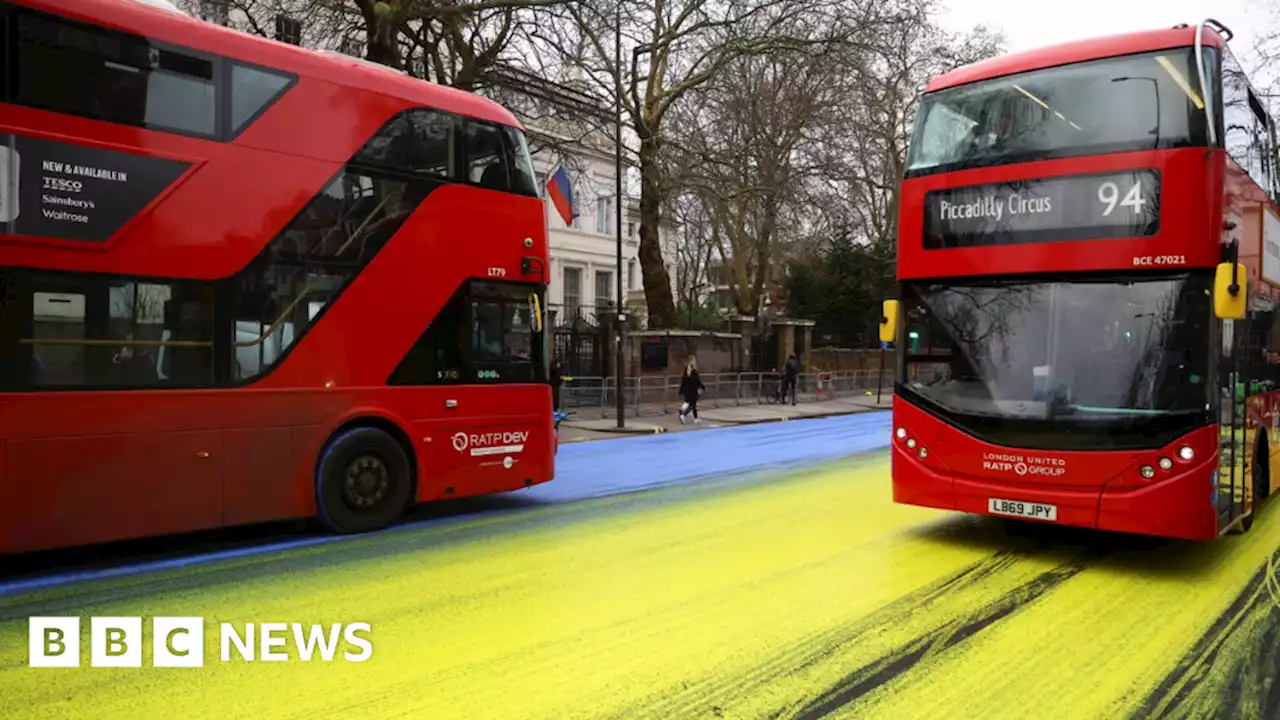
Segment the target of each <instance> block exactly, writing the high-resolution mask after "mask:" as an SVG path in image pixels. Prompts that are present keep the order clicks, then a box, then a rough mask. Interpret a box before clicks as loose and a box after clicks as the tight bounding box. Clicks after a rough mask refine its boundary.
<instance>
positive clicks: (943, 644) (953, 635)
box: [779, 558, 1092, 720]
mask: <svg viewBox="0 0 1280 720" xmlns="http://www.w3.org/2000/svg"><path fill="white" fill-rule="evenodd" d="M1091 564H1092V563H1091V562H1090V561H1089V560H1087V559H1083V558H1082V559H1077V560H1073V561H1070V562H1066V563H1064V564H1062V565H1059V566H1057V567H1055V568H1053V569H1051V570H1048V571H1045V572H1043V573H1041V574H1039V575H1037V576H1036V577H1034V578H1033V579H1031V580H1030V581H1028V582H1026V583H1023V584H1022V585H1020V586H1019V587H1017V588H1014V589H1013V590H1011V591H1009V592H1007V593H1004V594H1003V595H1001V596H1000V597H999V598H998V599H997V600H996V601H994V602H991V603H989V604H987V605H985V606H984V607H982V608H981V609H980V610H979V611H978V612H977V613H974V614H971V615H969V616H967V617H961V618H957V619H955V620H952V621H951V622H948V623H946V624H945V625H943V626H941V627H938V628H936V629H934V630H931V631H929V632H926V633H924V634H922V635H920V636H919V637H917V638H915V639H914V640H912V641H910V642H908V643H906V644H904V645H902V646H901V647H899V648H898V649H897V650H895V651H893V652H890V653H888V654H886V655H883V656H881V657H880V658H878V659H876V660H874V661H872V662H870V663H868V664H866V665H864V666H862V667H861V668H858V669H857V670H855V671H853V672H852V673H849V674H848V675H846V676H845V677H844V679H842V680H841V681H840V682H839V683H836V684H835V685H833V686H831V687H830V688H828V689H827V690H826V691H825V692H823V693H821V694H820V695H818V696H817V697H816V698H814V699H812V700H810V701H809V702H808V703H807V704H806V705H804V706H802V707H800V708H799V709H797V710H792V711H785V712H783V713H781V714H780V715H779V717H791V718H795V719H796V720H811V719H812V718H820V717H824V716H826V715H828V714H830V713H833V712H836V711H838V710H841V709H843V708H845V707H846V706H848V705H850V704H852V703H854V702H856V701H857V700H858V699H860V698H862V697H864V696H865V695H867V694H869V693H871V692H873V691H875V690H876V689H878V688H880V687H882V686H884V685H886V684H887V683H889V682H891V681H893V680H895V679H898V678H900V677H902V676H903V675H905V674H907V673H909V672H910V671H911V670H913V669H914V668H916V667H917V666H919V665H920V664H921V663H923V662H926V661H929V660H932V659H934V658H936V657H938V656H939V655H941V654H943V653H946V652H947V651H948V650H950V649H952V648H954V647H956V646H958V645H960V644H962V643H964V641H966V640H968V639H969V638H971V637H973V636H975V635H977V634H978V633H980V632H982V631H983V630H985V629H987V628H989V627H991V626H992V625H994V624H995V623H997V622H999V621H1000V620H1003V619H1004V618H1006V617H1009V616H1011V615H1013V614H1014V613H1015V612H1017V611H1018V610H1019V609H1021V608H1023V607H1025V606H1027V605H1029V604H1031V603H1033V602H1035V601H1037V600H1039V599H1041V598H1043V597H1044V596H1045V595H1047V594H1049V593H1050V592H1052V591H1053V590H1054V589H1055V588H1057V587H1059V586H1061V585H1062V584H1063V583H1065V582H1066V581H1068V580H1070V579H1071V578H1073V577H1075V576H1077V575H1079V574H1080V573H1081V572H1083V571H1084V570H1086V569H1087V568H1088V567H1089V566H1090V565H1091Z"/></svg>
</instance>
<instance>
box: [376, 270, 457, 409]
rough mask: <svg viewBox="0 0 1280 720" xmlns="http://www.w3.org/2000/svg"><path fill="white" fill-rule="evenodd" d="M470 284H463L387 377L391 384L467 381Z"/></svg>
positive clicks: (442, 383)
mask: <svg viewBox="0 0 1280 720" xmlns="http://www.w3.org/2000/svg"><path fill="white" fill-rule="evenodd" d="M465 300H466V286H465V285H463V286H461V287H459V288H458V289H457V290H456V291H455V292H454V293H453V296H452V297H450V298H449V300H448V302H446V303H445V304H444V307H443V308H441V309H440V312H438V313H436V316H435V317H434V318H432V320H431V325H429V326H428V327H427V329H426V330H425V331H424V332H423V333H422V335H421V336H420V337H419V338H418V340H417V342H415V343H414V344H413V346H412V347H411V348H409V351H408V352H407V353H405V356H404V358H402V359H401V360H400V363H399V364H398V365H397V366H396V369H395V370H394V371H393V372H392V373H391V377H389V378H388V379H387V384H388V385H454V384H457V383H460V382H463V380H464V377H463V372H462V371H463V341H464V338H465V337H466V330H465V316H466V302H465Z"/></svg>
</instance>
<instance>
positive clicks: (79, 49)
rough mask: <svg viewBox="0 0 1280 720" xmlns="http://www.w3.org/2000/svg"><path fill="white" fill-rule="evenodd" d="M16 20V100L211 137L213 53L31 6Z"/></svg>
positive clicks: (213, 134)
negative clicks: (45, 12) (177, 46)
mask: <svg viewBox="0 0 1280 720" xmlns="http://www.w3.org/2000/svg"><path fill="white" fill-rule="evenodd" d="M11 22H14V23H15V24H16V40H17V53H16V55H17V62H18V69H17V73H16V87H12V88H10V90H11V93H12V95H13V97H14V99H15V101H16V102H18V103H20V104H22V105H28V106H31V107H37V108H42V109H45V110H52V111H55V112H63V113H68V114H71V115H79V116H81V117H87V118H93V119H97V120H106V121H108V122H117V123H122V124H125V125H132V126H136V127H146V128H155V129H159V130H169V131H174V132H179V133H183V134H188V135H196V136H199V137H208V138H213V137H216V136H217V132H218V127H217V120H218V113H217V83H216V82H215V72H214V59H213V58H208V57H202V56H200V55H197V54H195V53H189V52H182V51H178V50H176V49H174V48H171V47H168V46H166V45H164V44H162V43H157V42H153V41H150V40H147V39H145V38H141V37H137V36H134V35H128V34H126V33H120V32H115V31H112V30H107V29H105V28H99V27H93V26H90V25H85V24H82V23H78V22H74V21H71V20H64V19H61V18H55V17H52V16H48V15H43V14H39V13H35V12H21V13H19V14H17V16H16V18H14V19H11Z"/></svg>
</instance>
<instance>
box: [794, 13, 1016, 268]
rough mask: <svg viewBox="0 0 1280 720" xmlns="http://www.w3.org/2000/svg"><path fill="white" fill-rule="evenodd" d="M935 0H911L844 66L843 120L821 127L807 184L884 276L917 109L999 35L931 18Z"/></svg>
mask: <svg viewBox="0 0 1280 720" xmlns="http://www.w3.org/2000/svg"><path fill="white" fill-rule="evenodd" d="M937 12H938V6H937V3H936V2H935V0H911V5H910V6H909V7H906V8H904V15H903V22H899V23H896V24H894V25H893V26H892V27H891V28H890V29H889V31H888V32H885V33H883V34H882V37H881V43H880V44H879V45H878V46H877V47H876V48H874V50H873V51H872V52H870V53H867V54H864V55H863V56H861V58H860V59H859V61H857V62H852V63H849V64H848V74H847V75H845V78H846V79H847V81H848V83H849V88H848V89H849V91H850V92H856V93H857V97H858V98H859V101H858V102H855V103H849V105H848V114H847V121H846V122H845V123H838V124H831V125H827V126H825V130H826V132H827V133H828V134H827V135H826V137H825V138H824V139H823V142H822V143H820V144H819V145H818V147H820V148H822V157H821V159H820V163H821V164H822V166H823V168H824V172H823V173H822V174H821V175H820V176H819V177H820V178H821V180H820V181H818V182H815V183H812V184H811V185H810V189H811V191H812V192H813V195H812V196H811V198H812V200H813V201H814V204H815V206H817V207H820V208H824V209H825V210H826V211H828V212H833V213H834V214H835V217H834V218H832V219H831V220H829V221H828V223H830V222H852V223H853V226H854V227H855V228H856V230H857V235H859V236H860V237H861V239H862V241H863V242H865V243H868V244H870V245H871V246H872V250H873V256H874V257H876V258H877V261H878V262H881V263H884V269H883V270H882V272H881V273H880V274H881V275H885V276H887V273H888V271H889V268H890V267H891V263H892V258H893V255H894V251H895V249H896V239H897V233H898V188H899V185H900V184H901V182H902V179H903V176H904V171H905V168H906V160H907V147H908V142H909V134H910V132H911V129H912V124H913V121H914V118H915V111H916V107H917V106H918V104H919V100H920V96H921V94H922V93H923V91H924V88H925V86H926V85H927V83H928V81H929V80H930V79H931V78H933V77H935V76H937V75H940V74H942V73H945V72H947V71H949V70H952V69H955V68H956V67H959V66H962V65H966V64H969V63H972V62H976V61H978V60H981V59H984V58H988V57H992V56H994V55H996V54H998V53H999V52H1000V51H1001V49H1002V45H1003V38H1002V37H1001V36H999V35H998V34H994V33H992V32H990V31H988V30H987V29H986V28H983V27H981V26H979V27H976V28H974V29H973V30H971V31H970V32H967V33H963V34H952V33H948V32H946V31H944V30H943V29H942V28H941V27H940V26H939V25H938V23H937V20H936V15H937Z"/></svg>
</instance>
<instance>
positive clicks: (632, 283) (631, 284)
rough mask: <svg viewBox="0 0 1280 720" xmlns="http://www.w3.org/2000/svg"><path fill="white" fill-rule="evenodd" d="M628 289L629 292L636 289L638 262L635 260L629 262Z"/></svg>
mask: <svg viewBox="0 0 1280 720" xmlns="http://www.w3.org/2000/svg"><path fill="white" fill-rule="evenodd" d="M627 289H628V290H635V289H636V261H635V260H628V261H627Z"/></svg>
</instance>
